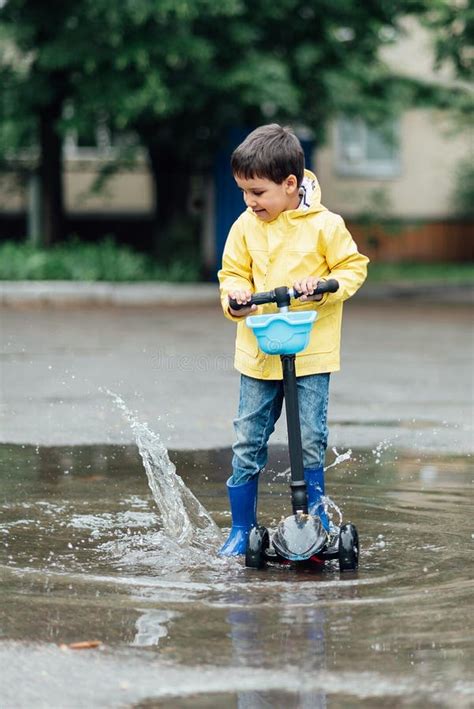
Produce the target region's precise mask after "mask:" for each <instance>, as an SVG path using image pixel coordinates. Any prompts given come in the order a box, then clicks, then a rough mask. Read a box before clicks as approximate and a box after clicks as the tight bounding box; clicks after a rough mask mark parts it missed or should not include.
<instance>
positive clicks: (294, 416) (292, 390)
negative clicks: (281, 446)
mask: <svg viewBox="0 0 474 709" xmlns="http://www.w3.org/2000/svg"><path fill="white" fill-rule="evenodd" d="M280 358H281V364H282V367H283V391H284V395H285V408H286V422H287V427H288V449H289V453H290V469H291V482H290V488H291V504H292V508H293V514H296V513H297V512H303V513H304V514H307V513H308V495H307V492H306V481H305V479H304V466H303V447H302V445H301V428H300V412H299V408H298V389H297V386H296V368H295V355H294V354H290V355H280Z"/></svg>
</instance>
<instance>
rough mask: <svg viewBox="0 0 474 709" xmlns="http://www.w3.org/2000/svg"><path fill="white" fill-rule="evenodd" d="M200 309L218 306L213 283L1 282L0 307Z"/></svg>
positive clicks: (217, 297) (216, 288)
mask: <svg viewBox="0 0 474 709" xmlns="http://www.w3.org/2000/svg"><path fill="white" fill-rule="evenodd" d="M190 303H192V304H193V305H195V304H196V305H202V304H218V303H219V289H218V286H217V284H214V283H185V284H175V283H108V282H104V283H90V282H87V281H0V304H1V305H7V306H10V305H46V306H58V307H61V306H69V305H97V306H136V307H139V306H147V305H189V304H190Z"/></svg>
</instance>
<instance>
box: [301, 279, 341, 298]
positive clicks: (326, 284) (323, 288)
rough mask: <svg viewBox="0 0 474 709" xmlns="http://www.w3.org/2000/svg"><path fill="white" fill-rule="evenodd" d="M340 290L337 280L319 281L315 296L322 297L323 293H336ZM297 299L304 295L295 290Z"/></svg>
mask: <svg viewBox="0 0 474 709" xmlns="http://www.w3.org/2000/svg"><path fill="white" fill-rule="evenodd" d="M337 290H339V282H338V281H336V279H335V278H329V279H328V280H327V281H319V283H318V286H317V288H315V289H314V293H313V295H320V294H321V293H335V292H336V291H337ZM293 293H294V297H295V298H301V296H302V295H303V293H300V292H299V291H297V290H295V291H294V292H293Z"/></svg>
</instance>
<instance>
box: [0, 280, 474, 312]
mask: <svg viewBox="0 0 474 709" xmlns="http://www.w3.org/2000/svg"><path fill="white" fill-rule="evenodd" d="M356 297H357V300H358V301H373V302H375V301H385V300H394V301H395V300H410V301H415V302H430V303H433V304H434V303H452V304H474V285H473V284H472V283H465V284H446V283H440V282H437V283H433V282H427V283H421V284H420V283H415V282H413V283H410V282H399V283H393V282H392V283H367V284H364V285H363V286H362V288H361V289H360V291H359V292H358V293H357V296H356ZM218 304H219V288H218V285H217V283H184V284H177V283H110V282H101V283H92V282H87V281H0V305H3V306H29V305H34V306H55V307H67V306H116V307H119V306H121V307H125V306H129V307H141V306H154V305H187V306H189V305H218Z"/></svg>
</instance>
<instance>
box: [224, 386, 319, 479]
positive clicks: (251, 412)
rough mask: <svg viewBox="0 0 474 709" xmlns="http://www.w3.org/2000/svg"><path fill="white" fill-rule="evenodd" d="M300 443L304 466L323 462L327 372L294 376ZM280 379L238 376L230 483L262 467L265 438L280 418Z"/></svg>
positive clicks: (250, 474)
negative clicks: (238, 392) (238, 390)
mask: <svg viewBox="0 0 474 709" xmlns="http://www.w3.org/2000/svg"><path fill="white" fill-rule="evenodd" d="M296 381H297V386H298V405H299V412H300V425H301V442H302V446H303V464H304V467H305V468H319V467H320V466H321V465H324V458H325V453H326V447H327V440H328V427H327V411H328V398H329V374H310V375H309V376H306V377H298V378H297V380H296ZM282 404H283V381H281V380H272V381H268V380H264V379H254V378H253V377H247V376H246V375H245V374H242V375H241V380H240V401H239V411H238V414H237V418H236V419H235V420H234V430H235V434H236V442H235V443H234V445H233V446H232V450H233V452H234V455H233V458H232V483H233V484H234V485H240V484H242V483H244V482H246V481H247V480H250V478H251V477H252V476H254V475H258V474H259V472H260V471H261V470H262V468H264V467H265V465H266V463H267V458H268V439H269V438H270V435H271V434H272V433H273V431H274V429H275V424H276V422H277V421H278V419H279V418H280V414H281V409H282Z"/></svg>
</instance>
